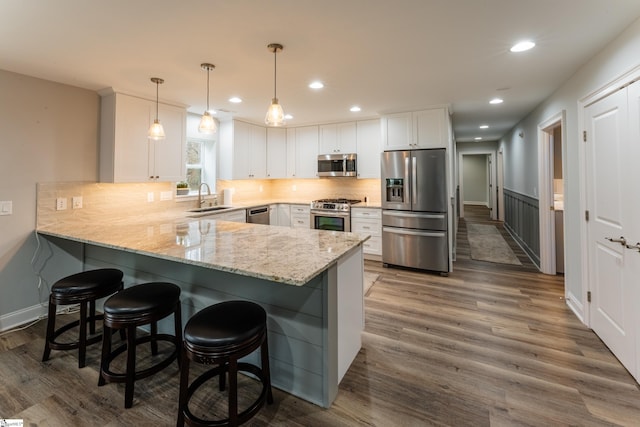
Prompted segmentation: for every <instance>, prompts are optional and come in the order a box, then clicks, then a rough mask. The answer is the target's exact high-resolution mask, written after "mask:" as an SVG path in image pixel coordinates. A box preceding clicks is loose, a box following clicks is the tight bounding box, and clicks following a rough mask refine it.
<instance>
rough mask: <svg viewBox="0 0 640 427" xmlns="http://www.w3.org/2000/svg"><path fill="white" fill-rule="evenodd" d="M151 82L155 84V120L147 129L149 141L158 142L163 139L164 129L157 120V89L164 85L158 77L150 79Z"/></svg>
mask: <svg viewBox="0 0 640 427" xmlns="http://www.w3.org/2000/svg"><path fill="white" fill-rule="evenodd" d="M151 81H152V82H153V83H155V84H156V119H155V120H154V121H153V124H152V125H151V127H150V128H149V139H153V140H154V141H158V140H160V139H164V138H165V135H164V128H163V127H162V124H161V123H160V120H158V102H159V100H158V88H159V87H160V85H161V84H162V83H164V80H163V79H161V78H160V77H151Z"/></svg>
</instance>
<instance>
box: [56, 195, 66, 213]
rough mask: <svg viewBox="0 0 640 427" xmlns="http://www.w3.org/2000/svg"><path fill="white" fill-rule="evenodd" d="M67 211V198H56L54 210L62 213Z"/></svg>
mask: <svg viewBox="0 0 640 427" xmlns="http://www.w3.org/2000/svg"><path fill="white" fill-rule="evenodd" d="M65 209H67V198H66V197H58V198H57V199H56V210H57V211H63V210H65Z"/></svg>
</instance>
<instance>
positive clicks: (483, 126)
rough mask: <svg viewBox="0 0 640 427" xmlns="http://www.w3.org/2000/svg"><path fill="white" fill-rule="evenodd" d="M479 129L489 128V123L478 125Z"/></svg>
mask: <svg viewBox="0 0 640 427" xmlns="http://www.w3.org/2000/svg"><path fill="white" fill-rule="evenodd" d="M480 129H489V125H480Z"/></svg>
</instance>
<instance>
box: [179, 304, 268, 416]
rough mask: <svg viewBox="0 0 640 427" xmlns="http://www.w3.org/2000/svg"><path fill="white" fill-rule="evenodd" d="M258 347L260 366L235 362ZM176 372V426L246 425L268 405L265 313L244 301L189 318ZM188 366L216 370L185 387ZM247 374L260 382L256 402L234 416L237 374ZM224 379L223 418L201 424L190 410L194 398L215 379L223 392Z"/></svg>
mask: <svg viewBox="0 0 640 427" xmlns="http://www.w3.org/2000/svg"><path fill="white" fill-rule="evenodd" d="M258 348H260V356H261V365H262V367H261V368H260V367H258V366H256V365H253V364H250V363H244V362H238V360H239V359H240V358H242V357H244V356H246V355H248V354H251V353H252V352H253V351H255V350H256V349H258ZM181 357H182V362H181V363H182V364H181V367H180V400H179V406H178V422H177V425H178V426H182V425H184V423H185V422H186V423H187V424H188V425H190V426H236V425H239V424H242V423H244V422H246V421H248V420H249V419H250V418H252V417H253V416H254V415H255V414H257V412H258V411H259V410H260V408H261V407H262V406H264V403H265V401H266V402H267V403H268V404H271V403H273V395H272V391H271V375H270V371H269V348H268V342H267V313H266V312H265V311H264V309H263V308H262V307H260V306H259V305H258V304H255V303H252V302H248V301H226V302H222V303H219V304H214V305H212V306H209V307H207V308H205V309H203V310H201V311H199V312H198V313H196V314H195V315H194V316H193V317H191V318H190V319H189V321H188V322H187V324H186V326H185V329H184V342H183V346H182V356H181ZM190 361H194V362H196V363H200V364H205V365H216V366H215V367H213V368H212V369H209V370H208V371H206V372H205V373H203V374H201V375H200V376H198V377H197V378H196V379H195V380H194V381H193V382H192V383H191V385H189V384H188V383H189V365H190ZM238 371H244V372H248V373H250V374H252V375H254V376H255V377H256V378H258V380H259V381H260V382H261V383H262V390H261V392H260V395H259V397H258V398H257V399H256V400H255V401H254V402H253V403H252V404H251V405H250V406H249V407H248V408H246V409H244V410H243V411H242V412H240V413H238V397H237V392H238V390H237V387H238V384H237V373H238ZM227 373H228V375H229V393H228V414H227V418H224V419H219V420H205V419H203V418H200V417H197V416H196V415H194V414H193V412H191V410H190V409H189V401H190V400H191V397H192V396H193V394H194V393H195V392H196V390H198V388H200V387H201V386H202V385H204V384H205V383H206V382H207V381H208V380H209V379H211V378H215V377H216V376H218V377H219V389H220V391H223V390H224V389H225V376H226V374H227Z"/></svg>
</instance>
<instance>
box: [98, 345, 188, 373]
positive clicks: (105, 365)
mask: <svg viewBox="0 0 640 427" xmlns="http://www.w3.org/2000/svg"><path fill="white" fill-rule="evenodd" d="M152 338H153V337H152V336H151V335H145V336H143V337H139V338H136V346H138V345H140V344H145V343H148V342H151V339H152ZM153 339H154V341H165V342H170V343H171V344H173V345H174V349H173V352H172V353H171V354H169V355H168V356H167V357H166V358H164V359H162V360H161V361H159V362H158V363H156V364H155V365H153V366H150V367H148V368H146V369H143V370H141V371H136V372H135V374H134V379H135V380H136V381H137V380H140V379H143V378H147V377H149V376H151V375H153V374H155V373H157V372H160V371H161V370H163V369H164V368H166V367H167V366H169V365H170V364H171V363H172V362H173V361H174V360H176V359H177V358H178V350H179V346H178V344H177V343H176V337H175V336H174V335H169V334H157V335H156V336H155V338H153ZM125 351H127V345H126V344H123V345H121V346H120V347H118V348H116V349H115V350H113V351H112V352H111V353H110V354H109V357H108V358H107V359H106V360H105V363H103V364H102V377H103V378H104V379H105V380H106V381H107V382H125V381H126V380H127V374H126V373H119V372H113V371H112V370H110V369H109V365H110V364H111V362H112V361H113V360H114V359H115V358H116V357H117V356H119V355H120V354H122V353H124V352H125Z"/></svg>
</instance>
